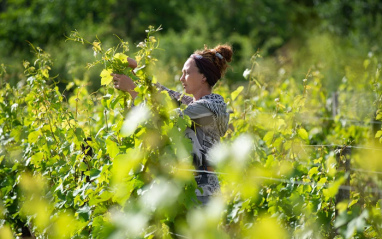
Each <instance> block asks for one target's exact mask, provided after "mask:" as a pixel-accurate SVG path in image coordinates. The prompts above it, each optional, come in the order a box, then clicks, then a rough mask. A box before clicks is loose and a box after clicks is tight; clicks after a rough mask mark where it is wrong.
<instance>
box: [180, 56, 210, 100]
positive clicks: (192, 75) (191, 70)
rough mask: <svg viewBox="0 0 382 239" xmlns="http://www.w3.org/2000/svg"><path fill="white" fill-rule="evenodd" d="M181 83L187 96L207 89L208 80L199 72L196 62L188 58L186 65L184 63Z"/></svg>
mask: <svg viewBox="0 0 382 239" xmlns="http://www.w3.org/2000/svg"><path fill="white" fill-rule="evenodd" d="M180 81H181V82H182V85H183V88H184V90H185V92H186V93H187V94H192V95H194V94H195V93H196V92H198V91H200V90H201V89H202V88H204V87H206V78H205V76H204V75H203V74H202V73H200V72H199V69H198V67H197V66H196V64H195V61H194V59H192V58H188V60H187V61H186V63H184V66H183V70H182V77H180Z"/></svg>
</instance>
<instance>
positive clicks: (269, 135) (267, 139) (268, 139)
mask: <svg viewBox="0 0 382 239" xmlns="http://www.w3.org/2000/svg"><path fill="white" fill-rule="evenodd" d="M273 136H274V132H273V131H268V132H267V133H266V134H265V135H264V138H263V140H264V141H265V143H266V144H267V145H268V146H269V145H271V144H272V141H273Z"/></svg>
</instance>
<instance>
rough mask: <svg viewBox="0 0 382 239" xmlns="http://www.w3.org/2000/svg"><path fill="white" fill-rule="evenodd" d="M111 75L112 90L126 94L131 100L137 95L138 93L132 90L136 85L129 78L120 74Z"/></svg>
mask: <svg viewBox="0 0 382 239" xmlns="http://www.w3.org/2000/svg"><path fill="white" fill-rule="evenodd" d="M111 75H112V76H113V82H114V88H116V89H118V90H122V91H125V92H128V93H129V94H130V95H131V97H133V99H134V98H135V97H136V96H137V95H138V93H137V92H136V91H135V90H134V88H135V87H136V85H135V83H134V82H133V81H132V80H131V78H130V77H128V76H126V75H121V74H111Z"/></svg>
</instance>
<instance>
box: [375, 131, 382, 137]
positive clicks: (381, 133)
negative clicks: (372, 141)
mask: <svg viewBox="0 0 382 239" xmlns="http://www.w3.org/2000/svg"><path fill="white" fill-rule="evenodd" d="M381 136H382V130H380V131H378V132H377V133H376V134H375V137H376V138H380V137H381Z"/></svg>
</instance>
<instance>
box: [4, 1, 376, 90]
mask: <svg viewBox="0 0 382 239" xmlns="http://www.w3.org/2000/svg"><path fill="white" fill-rule="evenodd" d="M381 12H382V3H381V2H380V1H378V0H368V1H366V0H364V1H358V0H357V1H351V2H349V1H344V0H331V1H325V0H315V1H298V0H272V1H249V0H209V1H187V2H182V1H176V0H171V1H165V0H156V1H148V0H144V1H142V0H139V1H138V0H129V1H119V0H108V1H99V0H95V1H82V2H81V3H78V2H77V1H63V0H53V1H43V0H34V1H22V0H18V1H7V0H1V1H0V20H1V21H0V51H1V52H0V62H3V63H5V64H6V65H8V66H9V67H8V73H9V74H12V75H16V76H17V72H20V71H21V66H20V64H19V63H18V62H19V61H18V59H20V58H21V59H26V58H30V57H32V54H33V53H31V52H30V50H29V48H28V44H27V42H26V41H29V42H31V43H33V44H35V45H38V46H40V47H43V48H44V49H46V50H48V51H49V52H50V53H51V54H52V56H53V58H54V60H55V66H54V67H53V69H52V75H58V79H59V81H60V82H61V83H62V84H60V85H59V86H60V89H63V88H64V87H65V85H66V84H67V83H69V82H70V81H71V80H72V78H79V79H82V78H89V79H90V81H89V82H90V85H89V87H91V89H92V90H95V89H97V88H98V87H99V85H97V84H95V82H97V81H96V77H97V74H96V73H94V72H87V71H86V69H85V68H84V67H83V66H84V65H86V63H87V62H90V61H91V59H89V58H90V57H91V56H89V55H88V54H86V52H85V51H86V50H85V49H84V48H80V47H78V46H73V47H70V48H68V47H66V46H67V44H66V43H63V41H64V40H65V36H68V35H69V34H70V32H71V31H73V30H78V31H79V32H81V33H82V34H83V35H85V36H86V35H92V36H95V35H96V36H98V37H99V38H102V39H103V42H104V43H105V44H106V45H107V44H109V45H110V46H112V45H115V44H116V43H117V41H118V40H117V39H116V38H115V37H114V36H113V34H116V35H118V36H119V37H121V38H123V39H127V41H129V42H131V43H132V46H135V45H137V44H138V42H139V41H140V39H142V38H143V37H144V34H143V33H144V30H145V29H146V26H148V25H156V26H159V25H162V26H163V32H162V33H161V34H160V39H161V41H162V42H161V48H163V49H164V50H165V52H166V54H158V56H157V57H158V59H159V60H160V62H162V64H161V65H159V66H158V68H159V69H158V71H162V72H163V71H165V72H168V75H170V76H172V77H167V75H163V77H164V79H163V80H164V81H167V80H168V79H170V80H172V78H173V77H174V76H177V75H178V74H179V69H181V67H182V66H181V63H182V61H183V59H184V58H185V57H187V56H188V55H190V54H191V53H192V52H193V51H194V50H195V49H200V48H203V45H204V44H207V45H208V46H214V45H216V44H218V43H230V44H232V45H233V47H234V50H235V58H234V61H233V63H232V66H233V67H232V69H233V70H231V71H228V73H227V79H228V82H229V83H230V84H232V83H233V84H234V83H235V82H237V81H242V80H243V78H242V76H241V73H242V72H243V71H244V70H245V69H246V68H248V67H249V65H248V59H249V58H250V57H251V55H253V54H254V53H255V52H256V51H257V50H258V49H260V51H261V53H262V55H264V56H269V55H270V56H274V57H275V58H274V60H273V61H272V62H271V63H270V64H274V65H278V66H280V65H283V66H284V67H286V63H288V64H289V66H290V67H293V69H294V71H293V73H292V72H288V71H287V73H290V74H293V76H294V77H295V78H299V77H303V75H305V73H306V71H307V70H308V69H309V68H310V67H311V66H312V65H318V67H320V64H322V63H324V64H325V65H324V66H323V69H320V71H322V72H323V73H325V74H326V75H328V76H329V77H330V78H332V79H333V80H331V81H326V82H324V83H323V84H324V85H325V86H326V87H329V88H330V90H336V88H337V86H338V84H339V82H338V80H337V79H338V78H339V77H340V76H341V75H343V74H344V70H343V67H344V64H342V63H341V60H342V59H349V58H352V57H361V58H364V57H365V55H366V54H367V53H368V52H369V51H370V50H372V51H373V52H380V51H381V50H380V46H379V45H378V43H379V42H381V41H382V39H381V32H380V29H381V24H382V16H381ZM322 38H325V39H322ZM89 40H92V39H89ZM94 40H95V39H94ZM317 44H318V45H317ZM320 45H321V47H320ZM62 49H65V50H64V51H63V50H62ZM349 51H350V52H349ZM339 53H340V54H339ZM318 60H319V61H320V62H317V61H318ZM332 62H335V63H336V64H332ZM337 63H340V64H337ZM12 79H15V78H14V77H12ZM93 82H94V85H93V86H92V85H91V84H92V83H93ZM10 83H11V84H12V85H15V84H16V81H15V80H13V82H10Z"/></svg>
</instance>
